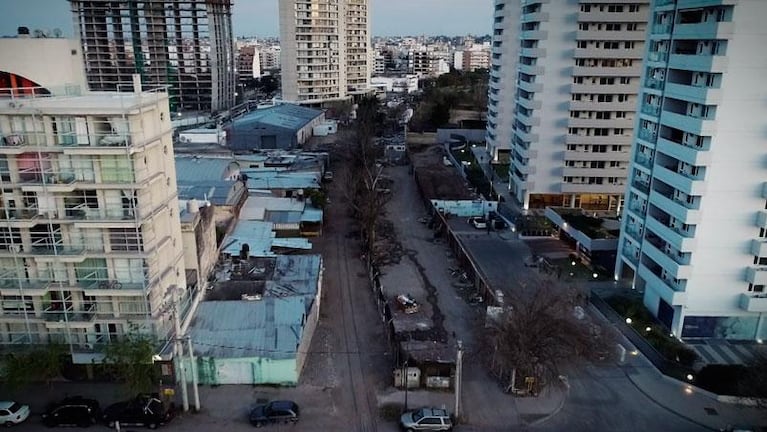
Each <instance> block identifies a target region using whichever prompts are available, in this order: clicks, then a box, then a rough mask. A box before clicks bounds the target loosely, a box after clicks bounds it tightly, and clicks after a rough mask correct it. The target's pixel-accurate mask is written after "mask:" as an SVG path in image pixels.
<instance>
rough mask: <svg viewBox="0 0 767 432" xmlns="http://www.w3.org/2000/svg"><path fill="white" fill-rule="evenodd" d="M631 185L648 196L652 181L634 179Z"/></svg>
mask: <svg viewBox="0 0 767 432" xmlns="http://www.w3.org/2000/svg"><path fill="white" fill-rule="evenodd" d="M631 187H632V188H634V189H636V190H638V191H639V192H641V193H642V194H643V195H644V196H647V195H648V194H649V193H650V182H643V181H641V180H634V181H632V182H631Z"/></svg>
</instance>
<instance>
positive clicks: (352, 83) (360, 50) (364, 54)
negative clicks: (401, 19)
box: [346, 0, 374, 94]
mask: <svg viewBox="0 0 767 432" xmlns="http://www.w3.org/2000/svg"><path fill="white" fill-rule="evenodd" d="M346 1H347V4H346V87H347V89H348V91H349V93H351V94H361V93H367V92H368V91H369V90H370V77H371V75H372V74H373V67H374V65H373V61H374V60H373V59H374V52H373V48H372V44H371V40H370V18H369V14H368V0H346Z"/></svg>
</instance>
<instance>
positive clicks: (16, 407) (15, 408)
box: [8, 402, 21, 413]
mask: <svg viewBox="0 0 767 432" xmlns="http://www.w3.org/2000/svg"><path fill="white" fill-rule="evenodd" d="M20 409H21V405H20V404H19V403H18V402H14V403H13V405H11V406H10V407H9V408H8V411H10V412H12V413H15V412H17V411H18V410H20Z"/></svg>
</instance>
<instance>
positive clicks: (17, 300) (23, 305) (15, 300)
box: [0, 295, 35, 314]
mask: <svg viewBox="0 0 767 432" xmlns="http://www.w3.org/2000/svg"><path fill="white" fill-rule="evenodd" d="M0 302H2V304H3V312H4V313H10V314H13V313H19V312H24V311H25V310H26V311H27V312H33V311H34V310H35V309H34V303H33V302H32V296H12V295H7V296H3V297H2V300H0Z"/></svg>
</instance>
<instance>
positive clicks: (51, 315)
mask: <svg viewBox="0 0 767 432" xmlns="http://www.w3.org/2000/svg"><path fill="white" fill-rule="evenodd" d="M65 309H66V310H65ZM95 316H96V305H95V304H90V305H82V306H79V307H77V308H75V307H74V306H73V305H72V304H71V303H67V304H66V307H65V306H64V303H62V302H53V303H52V304H50V305H48V307H46V308H45V310H44V311H43V319H44V320H45V321H47V322H48V323H61V324H72V323H76V322H86V323H87V322H91V321H93V318H94V317H95ZM47 327H50V325H47Z"/></svg>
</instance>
